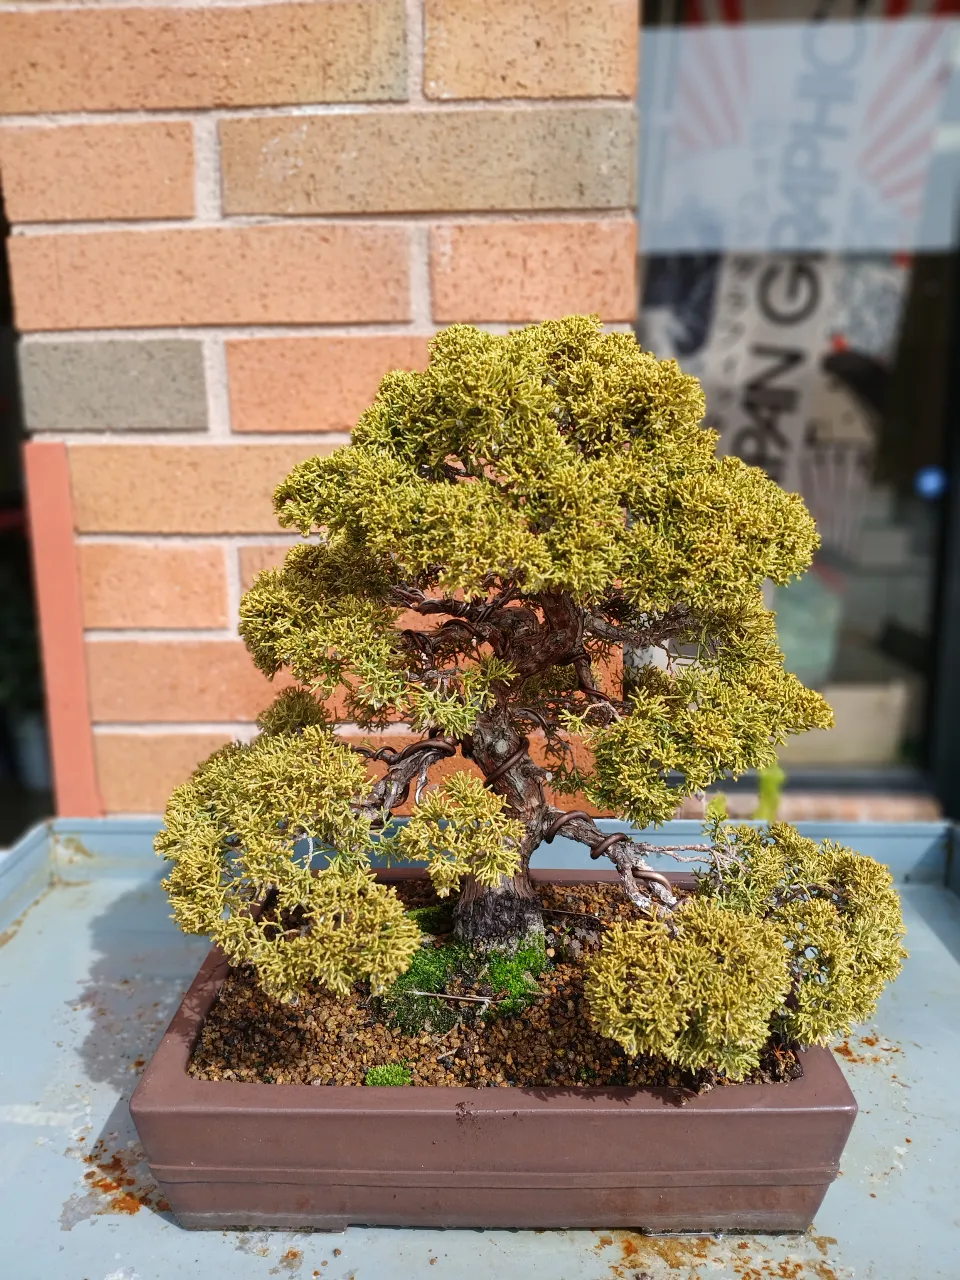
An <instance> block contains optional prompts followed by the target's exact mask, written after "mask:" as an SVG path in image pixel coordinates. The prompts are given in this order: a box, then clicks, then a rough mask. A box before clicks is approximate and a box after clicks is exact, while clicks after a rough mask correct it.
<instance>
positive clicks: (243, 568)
mask: <svg viewBox="0 0 960 1280" xmlns="http://www.w3.org/2000/svg"><path fill="white" fill-rule="evenodd" d="M293 545H294V543H292V542H288V543H282V542H262V543H260V544H258V545H257V546H255V547H241V548H240V587H241V590H243V591H249V590H250V588H251V587H252V586H253V580H254V578H255V577H256V576H257V574H258V573H261V572H262V571H263V570H264V569H279V567H280V565H282V564H283V560H284V557H285V556H286V554H287V552H288V551H289V549H290V548H291V547H292V546H293Z"/></svg>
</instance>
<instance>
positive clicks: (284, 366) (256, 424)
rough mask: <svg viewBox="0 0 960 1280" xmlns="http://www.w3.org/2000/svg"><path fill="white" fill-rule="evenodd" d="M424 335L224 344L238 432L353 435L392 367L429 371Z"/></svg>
mask: <svg viewBox="0 0 960 1280" xmlns="http://www.w3.org/2000/svg"><path fill="white" fill-rule="evenodd" d="M427 341H428V340H427V338H425V337H422V338H421V337H407V336H406V335H402V336H401V335H396V336H384V337H369V338H367V337H356V338H249V339H241V340H238V341H235V342H228V343H227V370H228V374H229V379H230V416H231V419H232V423H233V429H234V431H349V430H350V429H351V428H352V427H354V426H355V425H356V422H357V419H358V418H359V416H360V414H361V413H362V412H363V411H364V409H366V408H367V406H368V405H369V404H370V402H371V401H372V400H373V397H374V396H375V395H376V393H377V386H378V384H379V382H380V379H381V378H382V377H383V375H384V374H385V373H387V372H389V370H391V369H424V368H426V365H427Z"/></svg>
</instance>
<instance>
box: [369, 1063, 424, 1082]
mask: <svg viewBox="0 0 960 1280" xmlns="http://www.w3.org/2000/svg"><path fill="white" fill-rule="evenodd" d="M363 1083H364V1084H372V1085H378V1086H380V1085H404V1084H413V1076H412V1075H411V1074H410V1069H409V1067H408V1066H407V1064H406V1063H405V1062H387V1063H385V1064H384V1065H383V1066H382V1067H371V1068H370V1070H369V1071H368V1072H367V1074H366V1075H365V1076H364V1077H363Z"/></svg>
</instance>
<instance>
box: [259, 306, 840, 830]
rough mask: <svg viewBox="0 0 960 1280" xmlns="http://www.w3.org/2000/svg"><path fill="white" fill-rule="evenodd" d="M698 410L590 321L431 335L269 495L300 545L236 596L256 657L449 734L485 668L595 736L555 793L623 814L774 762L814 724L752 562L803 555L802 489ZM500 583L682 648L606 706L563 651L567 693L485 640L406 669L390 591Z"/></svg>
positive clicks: (478, 594) (366, 707) (561, 768)
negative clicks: (599, 705) (736, 452)
mask: <svg viewBox="0 0 960 1280" xmlns="http://www.w3.org/2000/svg"><path fill="white" fill-rule="evenodd" d="M703 407H704V404H703V396H702V393H701V391H700V387H699V384H698V383H697V381H696V379H695V378H691V377H688V376H687V375H685V374H683V373H682V372H681V371H680V369H679V367H678V366H677V364H676V363H675V362H674V361H671V360H665V361H659V360H657V359H656V358H655V357H654V356H652V355H650V354H649V353H647V352H644V351H643V350H642V349H641V348H640V347H639V346H638V345H637V343H636V341H635V339H634V338H633V337H632V335H629V334H622V333H604V332H603V331H602V327H601V326H600V325H599V323H598V322H597V320H596V319H595V318H592V317H587V316H569V317H567V318H566V319H564V320H554V321H548V322H547V323H545V324H540V325H531V326H529V327H527V328H525V329H521V330H519V331H516V332H514V333H511V334H507V335H501V334H489V333H483V332H481V331H480V330H478V329H474V328H471V327H469V326H466V325H454V326H452V327H451V328H449V329H447V330H445V331H444V332H442V333H440V334H438V335H437V336H436V337H435V338H434V339H433V340H432V342H431V355H430V363H429V366H428V368H427V369H426V370H425V371H424V372H422V373H403V372H396V373H391V374H388V375H387V377H386V378H384V379H383V381H382V383H381V385H380V389H379V391H378V394H377V397H376V400H375V401H374V403H373V404H372V406H371V407H370V408H369V409H368V410H367V411H366V412H365V413H364V414H363V415H362V417H361V419H360V421H359V423H358V425H357V428H356V430H355V432H354V433H353V440H352V443H351V444H350V445H348V446H344V447H343V448H340V449H337V450H335V451H334V452H333V453H332V454H331V455H329V456H327V457H316V458H311V459H309V460H308V461H306V462H303V463H301V464H300V465H299V466H297V467H295V468H294V470H293V471H292V472H291V473H290V475H289V476H288V477H287V479H286V480H285V481H284V482H283V483H282V484H281V485H280V487H279V488H278V489H277V492H276V495H275V503H276V509H277V512H278V516H279V520H280V523H281V524H282V525H283V526H284V527H287V528H296V529H299V530H300V532H301V533H302V534H304V535H307V534H313V535H315V536H316V537H317V539H318V540H319V545H312V544H310V545H299V546H297V547H295V548H294V549H293V550H292V551H291V552H290V553H289V555H288V557H287V560H286V563H285V565H284V566H283V567H282V568H280V569H275V570H268V571H267V572H265V573H262V574H261V575H260V576H259V577H258V578H257V580H256V582H255V583H254V585H253V587H252V588H251V589H250V591H249V592H247V594H246V595H245V597H244V599H243V602H242V605H241V634H242V635H243V638H244V640H245V641H246V644H247V646H248V648H249V649H250V651H251V653H252V654H253V656H254V659H255V661H256V663H257V665H258V666H259V667H260V668H261V670H263V671H264V672H265V673H266V674H267V675H273V674H275V673H276V672H277V671H279V670H280V669H281V668H283V667H286V668H288V669H289V670H290V671H291V672H292V674H293V675H294V676H295V677H296V678H297V679H298V680H300V681H301V682H302V683H304V684H305V685H307V686H309V687H310V688H311V689H313V690H315V691H316V692H317V693H318V694H319V696H321V697H322V698H326V697H328V696H329V695H330V694H331V693H332V692H333V690H334V689H335V688H336V686H338V685H342V686H344V687H345V689H346V701H347V715H348V717H349V718H350V719H353V720H355V721H356V722H358V723H359V724H361V725H364V726H365V727H373V726H376V725H380V724H383V723H384V722H386V721H387V720H388V719H390V718H397V719H402V720H408V721H411V722H413V723H415V724H416V725H417V726H419V727H424V728H426V727H435V728H437V729H439V730H441V731H442V732H444V733H447V734H453V735H456V736H461V735H463V734H464V733H466V732H469V731H470V728H471V726H472V725H473V724H474V722H475V721H476V718H477V716H478V715H479V714H481V713H482V711H483V710H484V709H485V708H486V706H487V705H488V704H489V700H490V697H491V691H492V688H493V686H494V685H496V684H498V682H499V686H498V687H499V688H500V690H501V691H504V690H506V692H507V693H508V695H509V696H510V697H511V698H513V699H514V700H515V701H521V702H523V703H524V704H525V705H527V706H530V707H532V708H533V709H534V710H537V711H539V713H540V714H548V715H549V716H550V718H551V719H552V720H553V721H554V722H557V721H558V720H563V721H564V723H565V725H566V729H567V730H568V731H570V732H579V733H582V734H583V735H584V736H585V738H586V740H587V742H588V744H589V745H590V746H591V747H592V749H593V757H594V758H593V766H592V767H591V768H587V767H581V768H580V769H577V770H574V769H572V768H570V767H569V761H565V760H564V758H563V756H562V755H561V756H560V757H559V758H558V760H557V762H556V766H555V769H554V780H553V781H554V787H555V789H556V790H559V791H568V792H573V791H583V792H585V794H586V795H587V796H588V797H589V798H590V799H591V800H592V801H593V802H594V803H595V804H597V805H598V806H600V807H601V808H608V809H612V810H613V811H614V812H616V813H618V814H621V815H622V816H623V817H625V818H628V819H631V820H633V821H634V822H636V823H638V824H639V825H644V824H647V823H651V822H660V821H663V820H664V819H665V818H667V817H669V816H670V814H671V813H672V812H673V811H674V809H675V808H676V806H677V804H678V803H679V802H680V800H681V799H682V798H683V796H684V795H687V794H691V793H693V792H695V791H698V790H700V789H701V788H703V787H704V786H706V785H707V784H708V783H709V782H711V781H713V780H714V779H715V778H717V777H718V776H720V775H722V774H723V773H724V772H725V771H729V772H731V773H733V774H739V773H741V772H743V771H744V770H746V769H750V768H760V769H762V768H765V767H769V766H771V765H773V764H774V762H775V760H776V750H777V747H778V745H779V744H781V743H782V742H783V741H784V740H785V739H786V737H787V736H788V735H789V734H792V733H797V732H801V731H803V730H806V729H809V728H825V727H828V726H829V725H830V723H831V715H830V711H829V708H828V707H827V706H826V704H825V703H824V702H823V700H822V698H821V697H820V696H819V695H818V694H816V693H814V692H811V691H809V690H807V689H805V688H804V687H803V686H802V685H801V684H800V683H799V681H798V680H797V679H796V678H795V677H794V676H793V675H791V674H789V673H788V672H786V671H784V668H783V658H782V654H781V653H780V650H779V648H778V647H777V641H776V633H775V629H774V623H773V615H772V614H771V613H769V611H767V610H766V609H765V608H764V606H763V601H762V597H761V587H762V584H763V583H764V581H765V580H766V579H768V578H769V579H771V580H773V581H774V582H777V583H783V582H786V581H787V580H788V579H789V578H790V577H791V576H793V575H795V574H798V573H801V572H802V571H803V570H804V569H805V568H806V567H807V565H808V564H809V562H810V558H811V555H812V553H813V551H814V549H815V547H816V545H817V535H816V532H815V529H814V525H813V521H812V520H811V518H810V516H809V515H808V513H807V512H806V510H805V508H804V506H803V503H802V501H801V500H800V498H799V497H798V496H797V495H795V494H789V493H786V492H784V491H783V490H782V489H780V488H779V486H777V485H776V484H774V483H773V482H772V481H771V480H770V479H769V478H768V477H767V476H766V475H765V474H764V473H763V472H762V471H761V470H760V469H758V468H756V467H749V466H747V465H746V464H744V463H743V462H741V461H740V460H739V459H737V458H734V457H723V458H718V457H717V456H716V449H715V445H716V436H715V433H713V432H710V431H706V430H704V429H703V428H702V426H701V419H702V416H703ZM508 584H509V585H510V586H512V588H513V589H514V591H515V593H516V597H519V599H520V600H521V601H526V602H530V603H532V604H533V605H536V603H537V597H538V595H539V594H541V593H545V592H548V593H552V594H553V595H554V596H563V597H564V598H566V599H569V600H572V601H573V602H575V604H576V605H577V606H578V607H579V608H581V609H583V610H584V611H585V612H586V613H588V614H589V613H592V614H594V615H595V616H597V617H600V618H601V619H605V620H606V621H608V622H612V623H615V624H616V625H617V626H624V627H627V628H633V629H634V631H642V630H643V628H644V627H646V626H649V625H650V624H651V623H653V624H655V623H657V621H658V620H660V619H663V618H664V617H666V616H671V617H674V618H675V619H676V623H675V625H674V627H673V630H672V644H673V651H674V652H675V653H680V652H681V651H682V653H683V655H684V657H683V660H682V661H679V662H678V664H677V665H676V666H675V668H674V669H673V670H671V671H669V672H664V671H661V670H658V669H657V668H655V667H648V668H645V669H644V670H643V671H641V672H640V673H639V675H638V676H637V679H636V681H635V684H634V688H633V689H632V691H631V693H630V695H629V697H628V699H627V701H626V702H625V704H624V712H625V714H621V715H620V716H619V718H617V719H614V720H612V722H610V723H604V724H601V723H599V722H598V719H597V717H593V718H591V716H590V713H589V712H588V710H587V706H586V704H584V702H583V700H582V699H580V701H579V702H578V701H577V683H576V680H575V679H572V677H571V671H572V668H569V667H567V668H564V669H563V670H565V671H566V673H567V681H566V690H565V691H564V690H562V689H559V690H558V688H557V682H556V681H552V680H551V679H550V678H549V673H548V675H547V676H546V677H543V676H535V677H533V678H529V679H524V680H521V679H520V678H519V677H517V678H516V679H515V680H514V681H513V683H511V676H510V674H509V672H508V670H507V669H505V668H504V666H503V663H502V662H500V659H499V658H493V657H492V656H491V655H490V654H489V653H486V655H485V656H481V655H482V654H483V653H484V652H485V651H484V650H483V646H481V647H480V649H478V650H477V652H476V653H475V654H474V655H473V657H472V658H470V655H468V659H465V660H460V661H459V662H453V661H451V662H447V663H446V664H444V663H442V662H441V664H440V666H441V667H442V668H443V670H442V671H441V672H440V673H439V674H437V673H435V674H434V676H433V677H429V678H425V677H424V675H423V672H422V671H420V672H417V671H415V670H413V669H412V667H413V665H415V664H412V663H411V657H410V653H409V651H408V650H405V648H404V644H403V641H402V638H401V637H400V635H399V633H398V632H397V631H396V629H395V626H396V623H397V620H398V618H399V614H400V602H399V599H398V597H397V595H396V594H391V593H392V592H394V589H395V588H397V587H401V588H405V589H415V590H422V591H427V592H433V593H437V592H441V593H443V592H445V593H447V594H450V595H454V594H457V593H459V594H460V598H465V599H467V600H471V599H477V598H486V597H487V595H488V592H491V591H495V590H499V589H501V588H502V587H503V586H504V585H508ZM516 597H515V598H516ZM671 611H672V612H671ZM427 621H429V620H425V625H426V622H427ZM584 647H585V649H586V651H587V653H588V655H589V656H590V657H591V659H592V660H594V661H598V660H603V659H604V658H605V656H606V655H607V654H608V653H609V649H610V642H609V639H604V638H603V636H602V635H600V634H599V633H596V632H594V631H592V630H591V629H590V627H587V629H586V632H585V635H584ZM502 657H503V655H502V654H501V655H500V658H502ZM498 662H500V665H499V666H498V665H497V663H498ZM428 665H429V664H428ZM562 683H563V682H562V681H561V684H562ZM558 700H559V701H558ZM608 719H609V717H608ZM670 774H672V776H673V778H674V779H675V778H676V777H677V776H678V775H681V776H682V777H683V778H684V781H683V782H682V783H681V784H680V785H671V783H670V782H668V775H670Z"/></svg>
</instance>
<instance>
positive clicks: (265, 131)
mask: <svg viewBox="0 0 960 1280" xmlns="http://www.w3.org/2000/svg"><path fill="white" fill-rule="evenodd" d="M220 138H221V155H222V163H223V192H224V197H223V198H224V209H225V211H226V212H227V213H233V214H241V213H292V214H308V213H315V214H316V213H405V212H410V211H412V212H425V211H430V210H438V211H440V210H461V209H462V210H468V211H469V210H481V211H482V210H501V209H502V210H508V209H622V208H626V207H628V206H630V205H632V204H633V203H634V198H635V195H634V174H635V170H636V154H637V149H636V127H635V116H634V112H633V109H632V107H630V106H627V105H622V106H620V105H617V106H614V105H610V106H604V107H599V108H596V107H540V108H538V109H537V110H523V109H516V108H514V109H510V110H503V109H501V110H489V111H476V110H468V111H437V110H430V111H419V112H416V113H413V114H407V113H403V114H398V113H397V112H389V113H388V112H383V113H380V112H367V113H364V114H356V115H354V114H345V115H342V114H338V115H327V116H313V117H311V118H309V119H303V118H299V117H293V118H290V117H284V118H278V117H276V116H271V117H268V118H261V119H256V120H225V121H222V122H221V124H220Z"/></svg>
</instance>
